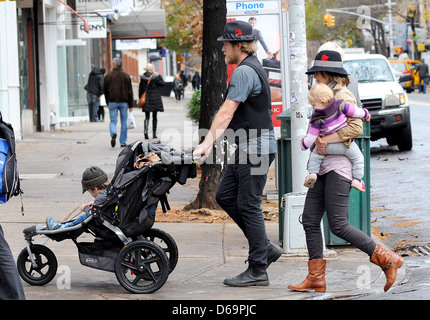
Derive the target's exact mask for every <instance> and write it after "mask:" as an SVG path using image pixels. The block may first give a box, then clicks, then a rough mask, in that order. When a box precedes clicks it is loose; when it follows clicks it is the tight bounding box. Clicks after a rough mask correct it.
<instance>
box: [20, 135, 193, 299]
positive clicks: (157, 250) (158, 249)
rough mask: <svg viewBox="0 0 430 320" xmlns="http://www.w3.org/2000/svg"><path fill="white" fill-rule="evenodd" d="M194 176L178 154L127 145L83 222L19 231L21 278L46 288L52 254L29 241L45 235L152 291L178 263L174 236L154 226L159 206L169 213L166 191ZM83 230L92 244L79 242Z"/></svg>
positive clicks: (128, 283) (126, 283) (53, 266)
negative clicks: (21, 238)
mask: <svg viewBox="0 0 430 320" xmlns="http://www.w3.org/2000/svg"><path fill="white" fill-rule="evenodd" d="M178 158H179V160H180V161H178V160H177V159H178ZM181 159H182V160H181ZM190 159H192V158H190ZM100 176H101V177H102V178H100V180H98V181H97V184H98V183H100V181H104V178H103V177H104V175H103V174H101V175H100ZM100 176H98V177H100ZM195 176H196V168H195V164H194V163H193V162H192V161H188V160H185V155H184V153H183V152H182V151H178V150H175V149H174V148H171V147H168V146H164V145H155V144H151V143H144V142H142V141H136V142H135V143H133V144H130V145H127V147H125V148H124V149H123V150H122V151H121V153H120V154H119V156H118V158H117V163H116V168H115V173H114V176H113V178H112V180H111V182H110V183H109V185H108V187H107V188H106V190H105V191H103V192H99V193H98V195H97V197H96V199H95V201H94V203H93V205H92V206H91V208H90V210H89V211H88V212H89V215H88V216H87V214H85V215H84V216H85V219H83V221H81V222H80V223H77V224H76V225H73V226H69V227H67V228H57V229H54V230H51V229H50V228H47V227H46V225H35V226H31V227H28V228H26V229H24V230H23V232H24V236H25V240H26V248H24V249H23V250H22V251H21V253H20V254H19V256H18V261H17V267H18V272H19V274H20V276H21V278H22V279H23V280H24V281H26V282H27V283H29V284H31V285H44V284H47V283H49V282H50V281H51V280H52V279H53V278H54V277H55V275H56V273H57V260H56V257H55V255H54V253H53V252H52V251H51V250H50V249H49V248H48V247H46V246H45V245H40V244H33V237H35V236H38V235H45V236H47V237H48V238H50V239H52V240H55V241H63V240H65V239H71V240H72V241H73V242H74V243H75V245H76V246H77V248H78V254H79V260H80V262H81V264H82V265H85V266H88V267H93V268H96V269H100V270H105V271H111V272H114V273H115V275H116V278H117V280H118V282H119V283H120V284H121V286H123V288H125V289H126V290H128V291H130V292H132V293H152V292H155V291H156V290H158V289H160V288H161V287H162V286H163V285H164V283H165V282H166V281H167V278H168V275H169V274H170V273H171V272H172V271H173V269H174V268H175V266H176V263H177V259H178V249H177V246H176V243H175V241H174V240H173V238H172V237H171V236H170V235H169V234H168V233H166V232H164V231H162V230H159V229H155V228H152V226H153V224H154V220H155V210H156V207H157V204H158V203H159V202H160V203H161V205H162V207H163V211H166V208H167V209H170V208H169V206H168V202H167V197H166V194H167V193H168V192H169V190H170V188H171V187H173V185H174V184H175V183H176V182H179V183H180V184H185V182H186V180H187V178H194V177H195ZM86 187H87V185H86V186H85V188H86ZM102 193H103V194H102ZM99 197H100V198H99ZM79 218H80V217H79ZM84 232H87V233H90V234H92V235H93V236H94V241H93V242H78V241H77V239H78V237H79V236H80V235H81V234H82V233H84ZM160 240H161V241H160ZM159 244H160V245H159ZM161 245H162V246H163V247H162V246H161Z"/></svg>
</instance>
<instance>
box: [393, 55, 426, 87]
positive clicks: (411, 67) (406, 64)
mask: <svg viewBox="0 0 430 320" xmlns="http://www.w3.org/2000/svg"><path fill="white" fill-rule="evenodd" d="M388 61H389V62H390V64H391V66H392V67H393V69H394V70H395V71H397V72H401V73H402V74H410V75H411V76H412V80H411V81H407V82H406V85H404V89H405V90H406V92H407V93H411V92H412V91H414V89H415V88H418V82H419V75H418V70H415V68H416V67H417V65H419V64H420V61H419V60H394V59H389V60H388Z"/></svg>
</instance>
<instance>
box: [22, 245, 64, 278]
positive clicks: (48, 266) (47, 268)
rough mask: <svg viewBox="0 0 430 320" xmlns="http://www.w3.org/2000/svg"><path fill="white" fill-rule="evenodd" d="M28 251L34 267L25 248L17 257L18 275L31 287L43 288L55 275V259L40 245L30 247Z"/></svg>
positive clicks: (56, 265)
mask: <svg viewBox="0 0 430 320" xmlns="http://www.w3.org/2000/svg"><path fill="white" fill-rule="evenodd" d="M30 250H31V253H32V257H33V259H34V261H35V263H36V265H35V266H34V265H33V263H32V262H31V258H30V256H29V254H28V251H27V248H25V249H23V250H22V251H21V253H20V254H19V256H18V260H17V269H18V273H19V275H20V276H21V278H22V279H23V280H24V281H25V282H27V283H29V284H31V285H33V286H43V285H45V284H47V283H48V282H49V281H51V280H52V279H53V278H54V277H55V275H56V274H57V267H58V264H57V258H56V257H55V255H54V253H53V252H52V251H51V250H50V249H49V248H48V247H45V246H43V245H40V244H34V245H31V246H30Z"/></svg>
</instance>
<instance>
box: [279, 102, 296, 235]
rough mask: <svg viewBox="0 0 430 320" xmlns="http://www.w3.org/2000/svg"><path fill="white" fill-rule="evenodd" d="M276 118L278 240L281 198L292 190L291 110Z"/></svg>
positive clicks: (282, 232) (281, 221)
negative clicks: (278, 136)
mask: <svg viewBox="0 0 430 320" xmlns="http://www.w3.org/2000/svg"><path fill="white" fill-rule="evenodd" d="M276 119H278V120H280V121H281V137H280V138H279V139H278V140H277V146H278V153H277V171H278V208H279V241H281V242H282V241H283V235H284V210H283V206H282V199H283V197H284V195H285V194H287V193H290V192H292V191H293V185H292V179H291V176H292V168H291V111H290V109H288V110H287V111H284V112H282V113H281V114H279V115H278V116H277V117H276Z"/></svg>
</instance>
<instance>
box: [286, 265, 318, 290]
mask: <svg viewBox="0 0 430 320" xmlns="http://www.w3.org/2000/svg"><path fill="white" fill-rule="evenodd" d="M325 267H326V261H325V260H324V259H313V260H309V261H308V272H309V273H308V276H307V277H306V279H305V280H304V281H303V282H302V283H300V284H298V285H296V286H295V285H291V284H290V285H289V286H288V288H289V289H291V290H294V291H308V290H315V292H325V290H326V284H325V279H324V277H325Z"/></svg>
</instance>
